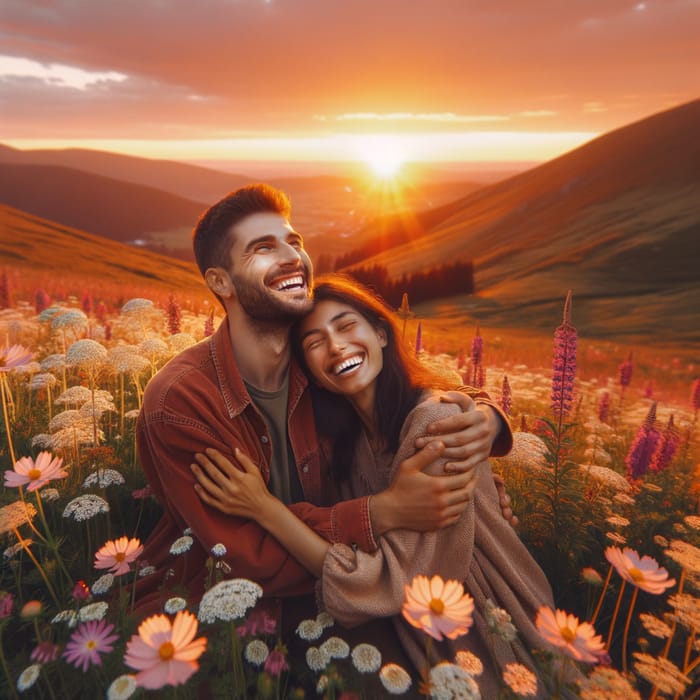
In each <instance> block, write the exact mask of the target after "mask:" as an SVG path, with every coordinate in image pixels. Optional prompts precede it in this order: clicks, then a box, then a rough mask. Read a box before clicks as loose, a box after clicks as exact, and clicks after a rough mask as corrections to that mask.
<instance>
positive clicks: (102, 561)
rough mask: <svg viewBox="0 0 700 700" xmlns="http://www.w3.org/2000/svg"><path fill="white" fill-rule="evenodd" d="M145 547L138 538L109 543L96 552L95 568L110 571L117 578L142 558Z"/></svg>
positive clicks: (121, 538) (120, 539)
mask: <svg viewBox="0 0 700 700" xmlns="http://www.w3.org/2000/svg"><path fill="white" fill-rule="evenodd" d="M141 552H143V545H142V544H141V540H139V539H138V537H132V538H131V539H129V538H127V537H120V538H119V539H117V540H109V541H107V542H106V543H105V544H104V545H102V547H100V549H98V550H97V552H95V568H96V569H109V570H110V571H111V572H112V573H113V574H114V575H115V576H119V575H120V574H125V573H127V572H128V571H129V568H130V566H129V565H130V564H131V563H132V562H133V561H135V560H136V559H138V558H139V556H141Z"/></svg>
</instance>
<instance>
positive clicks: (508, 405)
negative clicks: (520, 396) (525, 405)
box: [501, 376, 513, 416]
mask: <svg viewBox="0 0 700 700" xmlns="http://www.w3.org/2000/svg"><path fill="white" fill-rule="evenodd" d="M501 408H502V409H503V413H505V414H506V415H507V416H509V415H510V412H511V411H512V410H513V392H512V390H511V388H510V383H509V382H508V377H507V376H504V377H503V384H502V385H501Z"/></svg>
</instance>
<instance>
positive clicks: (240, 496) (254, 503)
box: [191, 448, 330, 578]
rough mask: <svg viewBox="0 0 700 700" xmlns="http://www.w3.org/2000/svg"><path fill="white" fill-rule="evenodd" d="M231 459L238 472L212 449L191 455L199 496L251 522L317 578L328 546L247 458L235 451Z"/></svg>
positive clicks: (219, 508)
mask: <svg viewBox="0 0 700 700" xmlns="http://www.w3.org/2000/svg"><path fill="white" fill-rule="evenodd" d="M235 457H236V460H237V461H238V463H239V464H240V465H241V467H242V469H238V468H237V467H236V466H234V465H233V464H232V463H231V462H230V460H228V459H227V458H226V457H224V455H222V454H221V452H219V451H218V450H215V449H211V448H210V449H207V450H206V454H201V453H198V454H196V455H195V459H196V460H197V464H192V465H191V469H192V473H193V474H194V476H195V479H197V484H195V487H194V488H195V491H196V492H197V494H198V495H199V497H200V498H201V499H202V501H204V503H206V504H208V505H210V506H212V507H213V508H216V509H218V510H220V511H221V512H223V513H227V514H228V515H237V516H239V517H243V518H249V519H251V520H255V521H256V522H257V523H258V525H260V527H262V528H264V529H265V530H267V531H268V532H269V533H270V534H271V535H272V536H273V537H274V538H275V539H276V540H277V541H278V542H279V543H280V544H281V545H282V546H283V547H284V548H285V549H286V550H287V551H288V552H289V553H290V554H291V555H292V556H293V557H294V558H295V559H296V560H297V561H298V562H299V563H300V564H301V565H302V566H304V567H305V568H306V569H308V570H309V571H310V572H311V573H312V574H313V575H314V576H316V577H317V578H318V577H319V576H320V575H321V570H322V568H323V560H324V558H325V556H326V552H327V551H328V548H329V547H330V544H329V543H328V542H326V540H324V539H323V538H322V537H321V536H320V535H318V534H317V533H316V532H314V531H313V530H312V529H311V528H310V527H309V526H308V525H306V523H304V522H303V521H302V520H300V519H299V518H298V517H297V516H296V515H295V514H294V513H292V511H290V510H289V508H287V507H286V506H285V505H284V504H283V503H282V502H281V501H280V500H279V499H277V498H275V497H274V496H273V495H272V494H271V493H270V491H269V490H268V488H267V485H266V484H265V482H264V481H263V478H262V475H261V474H260V470H259V469H258V467H257V466H256V465H255V463H254V462H253V461H252V460H251V459H250V458H249V457H248V456H247V455H245V454H243V453H242V452H241V451H240V450H239V449H238V448H236V449H235Z"/></svg>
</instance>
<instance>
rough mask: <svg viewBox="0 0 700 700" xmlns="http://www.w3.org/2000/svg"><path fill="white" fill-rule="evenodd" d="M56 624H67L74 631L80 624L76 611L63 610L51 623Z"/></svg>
mask: <svg viewBox="0 0 700 700" xmlns="http://www.w3.org/2000/svg"><path fill="white" fill-rule="evenodd" d="M55 622H65V623H66V625H67V626H68V627H69V628H71V629H72V628H73V627H75V626H76V625H77V624H78V613H77V612H76V611H75V610H61V611H60V612H58V613H56V614H55V615H54V616H53V618H52V620H51V623H52V624H53V623H55Z"/></svg>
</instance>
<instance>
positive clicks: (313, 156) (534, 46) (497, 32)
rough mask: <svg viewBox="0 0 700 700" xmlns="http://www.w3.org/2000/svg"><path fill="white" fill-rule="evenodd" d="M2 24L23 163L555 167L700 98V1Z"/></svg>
mask: <svg viewBox="0 0 700 700" xmlns="http://www.w3.org/2000/svg"><path fill="white" fill-rule="evenodd" d="M200 9H201V8H200ZM0 16H2V19H3V26H4V31H3V34H4V37H5V39H6V41H5V42H4V45H3V49H2V51H1V52H0V103H2V108H3V142H4V143H6V144H8V145H11V146H13V147H16V148H20V149H22V150H27V149H37V148H52V149H55V148H68V147H75V148H89V149H96V150H106V151H110V152H117V153H123V154H126V155H135V156H139V157H150V158H165V159H172V160H179V161H193V160H196V161H203V160H206V161H215V160H223V161H227V160H228V161H250V162H258V161H259V162H261V163H262V162H266V161H296V162H299V163H301V162H304V161H309V162H338V161H353V162H358V163H363V162H364V163H366V164H370V165H372V166H373V167H375V170H376V172H377V173H378V174H381V173H389V172H390V171H391V169H392V168H396V167H398V166H400V164H401V163H405V162H423V163H473V162H483V161H486V162H489V163H500V162H513V161H528V162H544V161H546V160H550V159H552V158H555V157H557V156H559V155H561V154H563V153H565V152H568V151H570V150H572V149H574V148H577V147H578V146H580V145H582V144H583V143H586V142H588V141H590V140H591V139H593V138H595V137H597V136H599V135H601V134H603V133H607V132H610V131H612V130H614V129H617V128H620V127H623V126H626V125H628V124H631V123H633V122H635V121H638V120H640V119H643V118H646V117H648V116H651V115H652V114H655V113H657V112H660V111H664V110H666V109H670V108H672V107H674V106H678V105H680V104H683V103H685V102H689V101H692V100H694V99H697V98H698V96H700V80H699V79H698V77H697V75H696V72H694V71H692V70H689V68H690V67H691V66H693V65H697V64H698V63H700V44H698V42H697V36H696V33H695V31H694V28H695V27H697V26H698V22H700V2H699V1H698V0H665V1H664V2H659V1H658V0H649V1H647V2H630V1H628V0H606V2H597V3H596V2H593V3H591V2H583V0H572V2H569V3H565V4H560V5H558V6H557V7H555V8H553V7H552V6H551V3H549V2H547V0H534V1H533V2H530V3H527V4H526V5H525V4H523V3H519V2H516V1H515V0H497V2H495V3H492V4H491V5H490V6H489V7H488V8H486V7H478V6H477V7H475V6H473V5H471V4H469V3H463V4H459V3H458V4H455V3H453V2H450V1H449V0H436V2H434V3H431V4H430V5H427V4H426V5H422V4H420V5H416V6H410V7H408V6H406V5H405V3H401V2H399V0H380V2H376V0H357V2H355V3H353V4H352V6H345V5H338V6H335V5H334V6H332V7H331V6H328V4H327V3H325V2H322V0H295V2H294V3H291V2H289V0H246V1H245V2H238V3H234V4H232V3H230V2H227V1H226V0H209V1H208V2H207V4H206V6H205V8H204V9H203V10H202V11H200V10H196V11H195V10H193V8H191V7H190V6H189V5H187V4H181V3H173V4H172V5H171V6H169V7H168V11H167V12H164V11H163V6H162V3H161V2H160V0H143V2H141V3H138V4H134V5H133V6H130V7H129V11H128V12H124V13H120V12H116V10H115V9H114V8H112V7H110V6H108V5H103V4H100V3H97V4H96V3H92V2H88V1H87V0H70V1H69V0H52V2H51V3H50V4H49V5H48V6H47V5H45V4H44V3H42V4H41V6H38V5H37V4H36V3H35V2H32V1H30V2H27V1H26V0H8V1H7V2H6V3H3V8H2V10H0ZM151 26H157V27H158V41H155V42H154V41H153V39H152V34H151V31H150V29H149V27H151ZM358 37H361V41H358ZM189 45H193V46H194V50H191V51H183V47H185V46H189ZM309 47H313V48H312V50H310V49H309ZM125 48H126V49H127V50H124V49H125Z"/></svg>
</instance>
